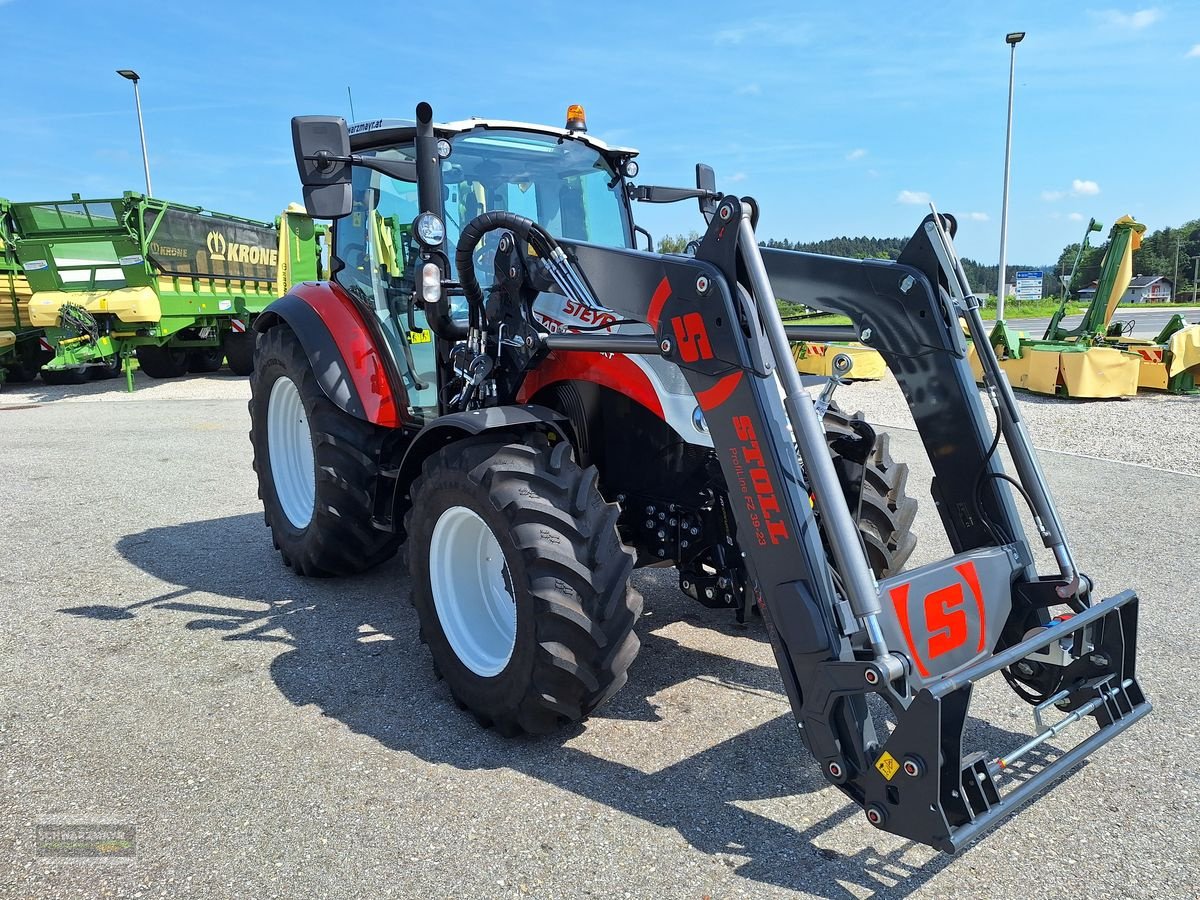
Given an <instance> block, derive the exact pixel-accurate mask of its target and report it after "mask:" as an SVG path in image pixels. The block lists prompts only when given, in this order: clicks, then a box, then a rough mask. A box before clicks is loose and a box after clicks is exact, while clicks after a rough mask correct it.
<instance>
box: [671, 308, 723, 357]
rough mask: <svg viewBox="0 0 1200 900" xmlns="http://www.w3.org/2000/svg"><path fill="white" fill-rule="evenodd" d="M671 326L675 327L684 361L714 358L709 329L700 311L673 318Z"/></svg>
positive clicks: (676, 340) (680, 353) (676, 339)
mask: <svg viewBox="0 0 1200 900" xmlns="http://www.w3.org/2000/svg"><path fill="white" fill-rule="evenodd" d="M671 327H672V328H674V329H675V342H676V343H677V344H679V355H680V357H681V358H682V359H683V361H684V362H690V363H694V362H696V361H697V360H701V359H712V355H713V352H712V346H711V345H710V344H709V343H708V329H706V328H705V327H704V317H703V316H702V315H700V313H696V312H692V313H688V314H687V315H686V316H678V317H676V318H674V319H672V320H671Z"/></svg>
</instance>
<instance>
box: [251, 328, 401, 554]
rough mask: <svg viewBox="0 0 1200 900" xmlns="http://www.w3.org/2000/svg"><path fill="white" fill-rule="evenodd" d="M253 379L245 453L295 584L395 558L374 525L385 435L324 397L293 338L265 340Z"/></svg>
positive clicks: (289, 334) (278, 335) (285, 334)
mask: <svg viewBox="0 0 1200 900" xmlns="http://www.w3.org/2000/svg"><path fill="white" fill-rule="evenodd" d="M256 362H257V364H256V365H255V367H254V372H253V377H252V378H251V379H250V391H251V396H250V443H251V445H252V446H253V448H254V470H255V472H256V473H257V474H258V496H259V498H260V499H261V500H262V502H263V512H264V517H265V520H266V524H267V526H268V527H270V529H271V535H272V537H273V539H274V542H275V546H276V548H277V549H278V550H279V552H280V554H281V555H282V556H283V561H284V563H285V564H286V565H288V566H291V567H292V568H294V569H295V570H296V571H297V572H299V573H300V574H301V575H314V576H328V575H348V574H351V573H354V572H362V571H365V570H366V569H369V568H371V567H372V566H375V565H378V564H379V563H381V562H383V561H384V560H387V559H390V558H391V557H392V556H394V555H395V553H396V548H397V547H398V546H399V543H400V539H399V537H398V536H397V535H395V534H393V533H391V532H388V531H382V530H379V529H376V528H375V527H373V525H372V518H373V516H372V501H373V498H374V496H375V487H376V481H377V479H378V473H379V462H378V460H379V454H380V450H381V447H382V445H383V440H384V438H385V437H386V435H387V433H388V431H387V429H384V428H380V427H378V426H376V425H372V424H371V423H370V422H364V421H362V420H361V419H357V418H355V417H354V416H351V415H350V414H348V413H346V412H343V411H342V410H341V409H339V408H338V407H337V406H335V405H334V404H333V402H332V401H331V400H330V399H329V398H328V397H326V396H325V392H324V391H322V390H321V386H320V385H319V384H317V379H316V377H315V376H314V375H313V371H312V366H311V364H310V363H309V361H308V357H307V356H305V354H304V349H303V348H302V347H301V346H300V341H299V340H298V339H297V338H296V335H295V333H294V332H293V331H292V330H291V329H290V328H288V327H287V326H286V325H277V326H276V327H274V328H272V329H271V330H270V331H268V332H267V333H266V335H264V336H263V339H262V343H261V346H260V347H259V352H258V359H257V361H256Z"/></svg>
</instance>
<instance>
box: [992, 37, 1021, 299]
mask: <svg viewBox="0 0 1200 900" xmlns="http://www.w3.org/2000/svg"><path fill="white" fill-rule="evenodd" d="M1024 38H1025V32H1023V31H1014V32H1011V33H1010V34H1007V35H1005V37H1004V42H1005V43H1006V44H1008V46H1009V47H1010V48H1011V50H1012V52H1011V53H1010V54H1009V59H1008V131H1007V132H1006V133H1005V136H1004V203H1003V205H1002V206H1001V207H1000V277H999V282H1000V284H999V287H998V288H997V289H996V321H1000V320H1002V319H1003V318H1004V285H1005V283H1006V282H1007V281H1008V279H1007V278H1005V270H1006V269H1007V263H1008V260H1007V259H1006V258H1005V251H1006V249H1007V246H1006V245H1007V243H1008V175H1009V165H1010V161H1011V159H1012V119H1013V81H1014V78H1015V76H1016V72H1017V44H1019V43H1021V41H1022V40H1024Z"/></svg>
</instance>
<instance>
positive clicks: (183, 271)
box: [10, 192, 323, 389]
mask: <svg viewBox="0 0 1200 900" xmlns="http://www.w3.org/2000/svg"><path fill="white" fill-rule="evenodd" d="M10 212H11V217H12V221H13V226H14V229H15V241H14V244H15V248H16V255H17V259H18V261H19V262H20V265H21V269H22V271H23V274H24V276H25V278H27V279H28V282H29V287H30V290H31V296H30V298H29V301H28V310H29V320H30V323H31V324H32V325H34V326H37V327H40V328H43V329H58V332H59V333H58V336H57V340H56V341H54V342H53V349H54V356H53V358H52V359H50V360H49V361H48V362H46V363H45V364H44V365H43V366H42V369H41V374H42V378H43V380H45V381H47V382H49V383H59V384H61V383H79V382H82V381H85V380H87V379H89V378H95V377H111V376H113V375H117V374H120V373H121V372H124V373H125V374H126V377H127V379H128V382H129V385H130V389H132V385H133V361H134V359H136V360H137V365H138V367H139V368H140V369H141V370H142V371H143V372H145V373H146V374H147V375H149V376H151V377H152V378H172V377H176V376H179V375H183V374H185V373H187V372H215V371H216V370H217V369H219V368H220V367H221V365H222V362H224V361H226V360H227V361H228V364H229V368H230V369H232V370H233V371H234V372H235V373H236V374H239V375H248V374H250V370H251V369H252V368H253V357H254V333H253V330H252V328H251V326H252V324H253V322H254V319H255V317H257V316H258V314H259V313H260V312H262V310H263V309H264V308H266V306H267V304H269V303H270V302H271V301H272V300H274V299H275V298H277V297H279V296H281V295H282V294H284V293H286V292H287V289H288V288H289V287H290V286H291V285H292V284H295V283H297V282H300V281H313V280H317V279H318V278H319V277H320V275H321V271H322V263H321V254H322V241H321V238H322V234H323V230H322V229H321V228H320V227H319V226H317V225H316V223H314V222H313V220H312V219H311V218H309V217H308V215H306V214H305V213H304V211H303V210H302V209H299V208H297V207H293V208H289V209H288V210H287V211H285V212H284V213H283V214H282V215H280V216H279V217H278V218H277V219H276V220H275V222H274V223H268V222H259V221H255V220H253V219H244V218H241V217H239V216H231V215H225V214H222V213H215V212H210V211H208V210H204V209H201V208H199V207H195V206H184V205H182V204H178V203H171V202H168V201H165V200H159V199H156V198H151V197H146V196H144V195H142V194H138V193H135V192H126V193H125V195H124V196H122V197H119V198H116V199H102V200H85V199H82V198H80V196H79V195H78V194H75V195H73V196H72V198H71V199H70V200H66V201H46V202H37V203H13V204H11V205H10Z"/></svg>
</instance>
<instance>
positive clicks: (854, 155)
mask: <svg viewBox="0 0 1200 900" xmlns="http://www.w3.org/2000/svg"><path fill="white" fill-rule="evenodd" d="M866 155H867V151H866V150H864V149H863V148H862V147H855V148H854V149H853V150H851V151H850V152H849V153H847V154H846V159H849V160H851V161H853V160H856V159H862V158H863V157H864V156H866Z"/></svg>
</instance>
